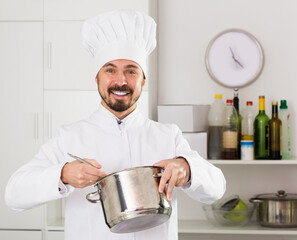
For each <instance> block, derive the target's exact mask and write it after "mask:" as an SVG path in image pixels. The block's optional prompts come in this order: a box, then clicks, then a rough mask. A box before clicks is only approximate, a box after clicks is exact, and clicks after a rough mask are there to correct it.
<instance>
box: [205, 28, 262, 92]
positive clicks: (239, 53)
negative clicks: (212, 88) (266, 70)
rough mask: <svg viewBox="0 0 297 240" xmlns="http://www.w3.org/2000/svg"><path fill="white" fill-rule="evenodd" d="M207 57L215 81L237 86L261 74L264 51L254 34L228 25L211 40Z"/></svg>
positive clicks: (224, 84)
mask: <svg viewBox="0 0 297 240" xmlns="http://www.w3.org/2000/svg"><path fill="white" fill-rule="evenodd" d="M205 61H206V68H207V70H208V73H209V74H210V76H211V77H212V78H213V79H214V80H215V81H216V82H218V83H219V84H221V85H223V86H225V87H230V88H236V87H243V86H246V85H248V84H249V83H251V82H253V81H254V80H256V79H257V78H258V77H259V75H260V73H261V71H262V69H263V66H264V54H263V49H262V47H261V45H260V43H259V42H258V40H257V39H256V38H255V37H254V36H253V35H252V34H250V33H248V32H247V31H244V30H241V29H228V30H225V31H223V32H221V33H219V34H218V35H216V36H215V37H214V38H213V39H212V40H211V41H210V43H209V45H208V47H207V50H206V57H205Z"/></svg>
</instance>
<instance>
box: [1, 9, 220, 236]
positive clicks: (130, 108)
mask: <svg viewBox="0 0 297 240" xmlns="http://www.w3.org/2000/svg"><path fill="white" fill-rule="evenodd" d="M155 34H156V24H155V22H154V20H153V19H152V18H150V17H149V16H147V15H145V14H143V13H140V12H134V11H113V12H108V13H104V14H101V15H99V16H97V17H95V18H92V19H90V20H88V21H86V22H85V24H84V26H83V29H82V36H83V44H84V45H85V46H86V47H87V49H88V50H89V51H90V53H91V54H92V55H93V57H94V77H95V81H96V83H97V85H98V91H99V94H100V96H101V105H100V107H99V110H98V111H97V112H95V113H94V114H92V115H91V116H90V117H89V118H87V119H85V120H82V121H79V122H77V123H74V124H70V125H67V126H63V127H61V128H60V129H59V131H58V134H57V136H56V137H55V138H53V139H52V140H50V141H49V142H47V143H46V144H44V145H43V146H42V148H41V150H40V151H39V153H38V154H37V155H36V156H35V157H34V158H33V159H32V160H31V161H30V162H29V163H27V164H26V165H25V166H23V167H21V168H20V169H19V170H17V172H16V173H14V175H13V176H12V177H11V179H10V181H9V183H8V185H7V188H6V202H7V204H8V205H9V206H10V207H11V208H13V209H17V210H24V209H29V208H32V207H34V206H37V205H40V204H43V203H45V202H48V201H51V200H55V199H59V198H65V238H66V239H68V240H76V239H77V240H81V239H84V240H95V239H96V240H98V239H104V240H106V239H110V240H113V239H127V240H128V239H129V240H131V239H135V240H145V239H147V240H151V239H168V240H169V239H170V240H174V239H177V200H176V193H175V191H174V187H175V186H176V187H179V186H181V187H182V189H183V190H184V191H185V192H186V193H187V194H188V195H189V196H191V197H192V198H194V199H196V200H199V201H201V202H205V203H212V202H213V201H215V200H217V199H219V198H220V197H221V196H222V195H223V194H224V192H225V179H224V176H223V174H222V172H221V171H220V170H219V169H218V168H216V167H214V166H213V165H211V164H210V163H209V162H207V161H206V160H204V159H202V158H201V157H200V156H199V155H198V153H197V152H194V151H192V150H191V149H190V147H189V145H188V143H187V142H186V140H185V139H184V138H183V137H182V134H181V132H180V130H179V129H178V128H177V127H176V126H175V125H169V124H167V125H166V124H161V123H157V122H154V121H152V120H149V119H147V118H145V117H143V116H142V115H141V114H140V112H139V110H138V109H137V105H136V103H137V99H138V98H139V97H140V95H141V91H142V88H143V86H144V85H145V83H146V76H147V68H146V60H147V56H148V55H149V54H150V53H151V52H152V51H153V49H154V48H155V46H156V39H155ZM68 152H69V153H73V154H74V155H77V156H82V157H87V158H85V160H86V161H88V162H89V163H91V164H92V165H93V166H94V167H91V166H88V165H86V164H84V163H81V162H79V161H74V160H73V159H71V158H70V157H69V156H68V155H67V153H68ZM153 164H154V165H156V166H161V167H163V168H164V173H163V175H162V177H161V180H160V184H159V191H160V192H163V190H164V188H165V185H166V184H167V199H168V200H170V201H171V203H172V215H171V217H170V219H169V221H167V222H166V223H164V224H161V225H159V226H157V227H155V228H152V229H148V230H145V231H141V232H136V233H127V234H114V233H112V232H110V230H109V228H108V227H107V225H106V224H105V222H104V215H103V212H102V209H101V207H100V206H98V204H91V203H89V202H88V201H87V200H86V199H85V196H86V195H87V194H88V193H90V192H93V191H94V189H93V186H92V185H93V184H94V183H95V182H96V181H97V180H98V179H100V178H102V177H104V176H106V174H109V173H113V172H115V171H119V170H123V169H127V168H131V167H136V166H148V165H153Z"/></svg>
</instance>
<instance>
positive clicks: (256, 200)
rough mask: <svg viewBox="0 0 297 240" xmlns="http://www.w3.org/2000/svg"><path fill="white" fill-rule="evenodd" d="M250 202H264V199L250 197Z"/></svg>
mask: <svg viewBox="0 0 297 240" xmlns="http://www.w3.org/2000/svg"><path fill="white" fill-rule="evenodd" d="M250 202H251V203H262V202H264V201H263V200H261V199H259V198H250Z"/></svg>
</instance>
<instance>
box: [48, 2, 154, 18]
mask: <svg viewBox="0 0 297 240" xmlns="http://www.w3.org/2000/svg"><path fill="white" fill-rule="evenodd" d="M150 1H151V2H154V1H156V0H125V1H122V0H108V1H103V0H85V1H80V0H45V1H44V9H45V12H44V17H45V20H84V19H86V18H89V17H92V16H95V15H97V14H99V13H100V12H106V11H111V10H113V9H135V10H139V11H143V12H148V11H149V3H150Z"/></svg>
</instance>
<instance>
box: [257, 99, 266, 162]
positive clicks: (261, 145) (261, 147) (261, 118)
mask: <svg viewBox="0 0 297 240" xmlns="http://www.w3.org/2000/svg"><path fill="white" fill-rule="evenodd" d="M268 121H269V117H268V116H267V115H266V113H265V96H259V113H258V115H257V116H256V118H255V121H254V151H255V159H268V154H269V152H268Z"/></svg>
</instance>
